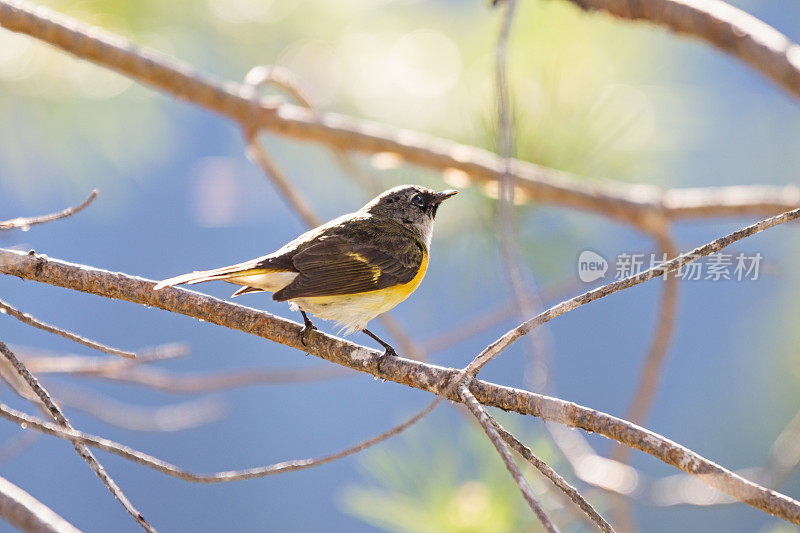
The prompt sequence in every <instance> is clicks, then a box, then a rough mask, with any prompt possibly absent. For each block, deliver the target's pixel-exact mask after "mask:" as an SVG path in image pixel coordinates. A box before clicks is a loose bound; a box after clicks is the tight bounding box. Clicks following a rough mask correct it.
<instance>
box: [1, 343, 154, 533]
mask: <svg viewBox="0 0 800 533" xmlns="http://www.w3.org/2000/svg"><path fill="white" fill-rule="evenodd" d="M0 353H2V354H3V356H5V358H6V359H8V362H9V363H11V364H12V365H13V366H14V368H15V369H16V370H17V373H18V374H19V375H20V376H22V378H23V379H24V380H25V381H26V382H27V383H28V385H29V386H30V388H31V390H33V392H35V393H36V395H37V396H38V397H39V400H41V402H42V404H44V406H45V408H46V409H47V411H48V412H49V413H50V415H51V416H52V417H53V420H55V421H56V423H57V424H58V425H59V426H61V427H63V428H65V429H69V430H71V429H73V428H72V425H71V424H70V422H69V420H68V419H67V417H66V416H65V415H64V413H63V412H62V411H61V409H60V408H59V407H58V406H57V405H56V404H55V403H54V402H53V399H52V398H51V397H50V395H49V394H48V393H47V391H46V390H44V387H42V386H41V385H40V384H39V382H38V381H37V379H36V378H35V377H34V376H33V374H31V373H30V372H28V369H27V368H26V367H25V364H24V363H23V362H22V361H20V360H19V359H17V356H16V355H14V352H12V351H11V350H9V349H8V346H6V345H5V343H3V341H0ZM72 445H73V446H74V447H75V451H76V452H78V455H79V456H80V457H81V458H82V459H83V460H84V461H86V463H87V464H88V465H89V466H90V467H91V469H92V470H93V471H94V473H95V474H97V477H99V478H100V480H101V481H102V482H103V484H104V485H105V486H106V487H107V488H108V490H109V491H110V492H111V494H113V495H114V497H115V498H116V499H117V500H118V501H119V503H120V504H122V506H123V507H124V508H125V510H126V511H128V513H130V515H131V516H132V517H133V518H134V520H136V521H137V522H138V523H139V525H140V526H142V528H143V529H144V530H145V531H148V532H155V529H154V528H153V526H151V525H150V524H149V523H148V522H147V520H145V518H144V516H143V515H142V513H140V512H139V511H138V510H137V509H136V507H134V506H133V504H132V503H131V501H130V500H129V499H128V497H127V496H125V493H124V492H122V489H121V488H119V485H117V483H116V482H115V481H114V479H113V478H112V477H111V476H110V475H109V474H108V472H106V470H105V468H103V465H102V464H100V462H99V461H98V460H97V459H96V458H95V456H94V455H93V454H92V452H91V451H89V448H87V447H86V445H85V444H82V443H79V442H76V441H73V442H72Z"/></svg>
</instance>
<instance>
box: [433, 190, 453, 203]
mask: <svg viewBox="0 0 800 533" xmlns="http://www.w3.org/2000/svg"><path fill="white" fill-rule="evenodd" d="M454 194H458V191H456V190H453V189H447V190H446V191H442V192H437V193H436V194H434V195H433V203H434V204H436V205H438V204H440V203H442V202H444V201H445V200H447V199H448V198H450V197H451V196H453V195H454Z"/></svg>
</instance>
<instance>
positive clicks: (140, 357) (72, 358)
mask: <svg viewBox="0 0 800 533" xmlns="http://www.w3.org/2000/svg"><path fill="white" fill-rule="evenodd" d="M11 348H12V351H13V352H14V353H16V354H18V355H20V356H21V357H22V359H23V360H24V361H25V363H26V365H27V366H28V369H29V370H30V371H31V372H32V373H33V374H94V373H97V374H102V373H114V372H123V371H124V370H125V369H129V368H133V367H138V366H140V365H141V364H142V363H152V362H155V361H165V360H168V359H175V358H178V357H185V356H186V355H187V354H188V353H189V346H188V345H187V344H185V343H167V344H161V345H158V346H153V347H146V348H142V349H141V350H137V351H136V352H135V353H136V359H110V358H108V357H89V356H86V355H75V354H62V353H58V352H52V351H48V350H41V349H37V348H29V347H27V346H12V347H11Z"/></svg>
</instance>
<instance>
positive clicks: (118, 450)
mask: <svg viewBox="0 0 800 533" xmlns="http://www.w3.org/2000/svg"><path fill="white" fill-rule="evenodd" d="M441 400H442V399H441V398H436V399H434V400H433V401H432V402H431V403H430V404H428V406H427V407H426V408H424V409H423V410H422V411H420V412H419V413H417V414H415V415H414V416H412V417H411V418H409V419H407V420H406V421H405V422H403V423H401V424H398V425H397V426H395V427H393V428H391V429H389V430H388V431H385V432H383V433H381V434H380V435H376V436H374V437H371V438H369V439H367V440H364V441H362V442H360V443H358V444H356V445H354V446H350V447H349V448H346V449H344V450H342V451H339V452H336V453H333V454H330V455H325V456H322V457H316V458H310V459H296V460H292V461H283V462H280V463H275V464H272V465H267V466H256V467H253V468H248V469H245V470H227V471H222V472H214V473H212V474H197V473H194V472H190V471H188V470H184V469H182V468H180V467H178V466H175V465H173V464H170V463H168V462H166V461H163V460H161V459H158V458H157V457H153V456H152V455H149V454H146V453H144V452H140V451H138V450H134V449H133V448H131V447H129V446H125V445H124V444H120V443H118V442H114V441H112V440H109V439H105V438H103V437H97V436H95V435H90V434H88V433H84V432H82V431H78V430H76V429H74V428H71V427H70V428H67V427H63V426H58V425H56V424H52V423H50V422H45V421H44V420H42V419H40V418H36V417H34V416H31V415H28V414H26V413H23V412H21V411H17V410H16V409H13V408H11V407H9V406H7V405H4V404H2V403H0V417H3V418H5V419H6V420H10V421H12V422H14V423H17V424H21V425H25V426H26V427H28V428H31V429H35V430H36V431H41V432H42V433H45V434H47V435H51V436H54V437H58V438H60V439H65V440H70V441H73V442H75V443H80V444H79V445H81V446H92V447H95V448H98V449H100V450H103V451H105V452H109V453H113V454H114V455H118V456H120V457H122V458H124V459H128V460H129V461H133V462H134V463H136V464H140V465H142V466H146V467H148V468H152V469H153V470H157V471H159V472H161V473H164V474H167V475H169V476H172V477H175V478H178V479H182V480H184V481H191V482H193V483H226V482H231V481H243V480H245V479H255V478H262V477H267V476H271V475H274V474H282V473H286V472H295V471H297V470H305V469H306V468H311V467H314V466H320V465H324V464H326V463H330V462H333V461H335V460H337V459H342V458H344V457H347V456H348V455H353V454H354V453H357V452H360V451H362V450H364V449H366V448H369V447H370V446H373V445H375V444H378V443H379V442H382V441H384V440H386V439H388V438H389V437H393V436H394V435H397V434H398V433H400V432H402V431H404V430H405V429H407V428H409V427H410V426H412V425H413V424H415V423H416V422H418V421H419V420H421V419H422V418H423V417H425V416H426V415H427V414H428V413H430V412H431V411H433V409H434V408H435V407H436V406H437V405H439V403H441Z"/></svg>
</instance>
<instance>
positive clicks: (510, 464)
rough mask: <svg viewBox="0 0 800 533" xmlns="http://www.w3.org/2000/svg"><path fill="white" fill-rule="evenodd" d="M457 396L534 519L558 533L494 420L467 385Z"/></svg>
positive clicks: (464, 385) (461, 387) (547, 528)
mask: <svg viewBox="0 0 800 533" xmlns="http://www.w3.org/2000/svg"><path fill="white" fill-rule="evenodd" d="M458 395H459V396H460V397H461V400H462V401H463V402H464V404H465V405H466V406H467V408H468V409H469V410H470V412H472V414H473V415H474V416H475V418H476V419H477V420H478V422H479V423H480V425H481V427H482V428H483V431H484V432H485V433H486V436H487V437H489V440H490V441H491V442H492V444H493V445H494V447H495V449H496V450H497V453H499V454H500V457H501V458H502V459H503V463H505V465H506V468H507V469H508V471H509V473H510V474H511V477H513V478H514V481H515V482H516V483H517V486H518V487H519V490H520V492H522V497H523V498H525V501H526V502H528V505H529V506H530V508H531V510H532V511H533V513H534V514H535V515H536V518H538V519H539V522H541V523H542V525H543V526H544V528H545V529H546V530H547V531H549V532H550V533H558V531H559V530H558V528H557V527H556V526H555V524H553V521H552V520H550V517H549V516H547V514H546V513H545V512H544V509H542V506H541V504H540V503H539V501H538V500H537V499H536V496H535V495H534V494H533V490H532V489H531V487H530V485H528V482H527V481H525V477H524V476H523V475H522V472H521V471H520V469H519V467H518V466H517V464H516V463H515V462H514V458H513V457H511V452H510V451H509V449H508V446H506V444H505V443H504V442H503V439H502V438H501V437H500V434H499V433H498V432H497V428H496V427H495V422H494V419H493V418H492V417H491V416H490V415H489V413H488V412H486V409H485V408H484V407H483V406H482V405H481V404H480V403H479V402H478V400H476V399H475V396H473V395H472V393H471V392H470V391H469V387H468V386H467V384H466V383H465V384H462V385H461V386H460V387H459V389H458Z"/></svg>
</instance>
